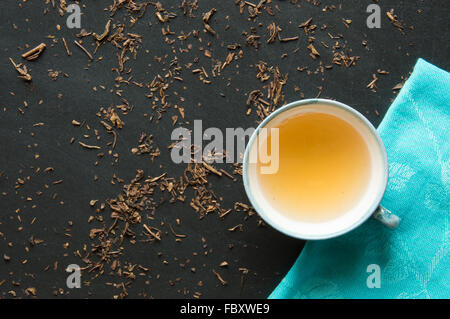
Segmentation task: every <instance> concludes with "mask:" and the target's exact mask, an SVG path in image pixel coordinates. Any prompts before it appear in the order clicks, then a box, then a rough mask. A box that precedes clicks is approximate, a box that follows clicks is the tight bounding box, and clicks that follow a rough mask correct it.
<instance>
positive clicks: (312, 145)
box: [256, 113, 371, 222]
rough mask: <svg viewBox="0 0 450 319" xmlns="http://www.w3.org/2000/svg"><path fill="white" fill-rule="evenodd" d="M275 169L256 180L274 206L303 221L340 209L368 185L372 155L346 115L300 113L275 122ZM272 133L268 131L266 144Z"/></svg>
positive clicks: (326, 217)
mask: <svg viewBox="0 0 450 319" xmlns="http://www.w3.org/2000/svg"><path fill="white" fill-rule="evenodd" d="M278 128H279V143H280V144H279V169H278V171H277V172H276V173H274V174H261V173H260V172H261V167H262V166H264V164H263V163H261V162H260V161H259V158H258V161H257V164H256V165H257V172H258V173H257V174H258V176H257V177H258V178H257V180H258V183H259V185H260V187H261V190H262V192H263V194H265V196H266V198H267V200H268V201H269V202H270V203H271V205H272V206H273V207H274V208H275V209H277V210H278V211H280V212H282V213H284V214H287V215H289V216H290V217H292V218H295V219H299V220H302V221H306V222H321V221H325V220H331V219H334V218H336V217H339V216H341V215H342V214H345V213H346V212H347V211H349V210H350V209H351V208H352V207H354V205H355V204H356V203H357V202H358V200H359V199H360V198H361V196H362V195H363V194H364V192H365V191H366V189H367V186H368V183H369V179H370V174H371V158H370V154H369V150H368V147H367V144H366V142H365V141H364V139H363V138H362V136H361V135H360V134H359V132H358V131H357V130H356V129H355V128H353V127H352V126H351V125H350V124H348V123H347V122H346V121H344V120H342V119H340V118H338V117H336V116H334V115H330V114H326V113H305V114H301V115H297V116H295V117H292V118H290V119H287V120H285V121H283V122H282V123H280V125H279V126H278ZM271 138H272V136H271V135H270V134H269V135H268V137H267V144H266V145H271Z"/></svg>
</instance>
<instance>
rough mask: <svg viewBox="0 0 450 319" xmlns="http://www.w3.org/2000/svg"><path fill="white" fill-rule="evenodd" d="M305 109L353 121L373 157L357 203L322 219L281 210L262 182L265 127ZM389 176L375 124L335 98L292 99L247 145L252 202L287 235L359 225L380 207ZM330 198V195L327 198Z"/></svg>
mask: <svg viewBox="0 0 450 319" xmlns="http://www.w3.org/2000/svg"><path fill="white" fill-rule="evenodd" d="M305 113H325V114H329V115H332V116H335V117H338V118H339V119H341V120H344V121H345V122H347V123H348V124H350V125H351V126H352V127H353V128H354V129H355V130H356V131H357V132H358V133H359V134H360V136H361V137H362V138H363V140H364V141H365V143H366V145H367V148H368V151H369V156H370V159H371V165H370V168H369V169H370V170H371V172H370V178H369V180H368V182H367V183H368V185H367V188H366V190H365V191H364V192H363V194H362V195H361V196H360V198H359V200H356V201H355V203H354V205H353V206H352V207H351V208H350V209H349V210H348V211H346V212H345V213H344V214H341V215H340V216H338V217H336V218H333V219H330V220H324V221H319V222H308V221H302V220H301V217H299V218H295V219H294V218H292V217H291V216H289V215H288V214H286V213H283V212H280V211H279V209H277V208H275V207H274V205H273V203H271V202H270V201H269V200H268V199H267V193H265V192H263V190H262V188H261V186H260V184H259V182H258V172H257V165H256V163H255V159H256V154H257V152H258V144H259V143H258V138H257V137H258V136H259V135H260V134H261V132H263V130H262V129H263V128H264V129H271V128H276V127H278V126H279V125H280V123H282V122H283V121H285V120H287V119H289V118H292V117H295V116H297V115H301V114H305ZM387 179H388V161H387V155H386V150H385V147H384V145H383V142H382V141H381V138H380V136H379V135H378V132H377V131H376V129H375V128H374V127H373V125H372V124H371V123H370V122H369V121H368V120H367V119H366V118H365V117H364V116H363V115H362V114H360V113H359V112H357V111H356V110H354V109H353V108H351V107H349V106H347V105H345V104H342V103H339V102H336V101H332V100H325V99H311V100H302V101H297V102H293V103H290V104H288V105H286V106H284V107H282V108H280V109H278V110H276V111H275V112H273V113H272V114H270V116H268V117H267V118H266V119H265V120H264V121H263V122H262V123H261V124H260V125H259V126H258V128H257V129H256V130H255V132H254V133H253V135H252V136H251V138H250V141H249V143H248V145H247V148H246V151H245V155H244V162H243V180H244V187H245V190H246V193H247V195H248V197H249V199H250V202H251V204H252V205H253V207H254V208H255V209H256V211H257V212H258V214H259V215H260V216H261V217H262V218H263V219H264V221H265V222H267V223H268V224H270V225H271V226H272V227H274V228H275V229H277V230H279V231H280V232H282V233H285V234H286V235H289V236H292V237H295V238H300V239H327V238H332V237H336V236H339V235H342V234H344V233H346V232H349V231H351V230H352V229H354V228H356V227H357V226H359V225H360V224H361V223H363V222H364V221H365V220H367V219H368V218H369V217H370V216H371V214H372V213H373V212H374V211H375V210H376V209H377V207H378V205H379V204H380V201H381V199H382V197H383V195H384V191H385V189H386V185H387ZM324 200H326V199H324Z"/></svg>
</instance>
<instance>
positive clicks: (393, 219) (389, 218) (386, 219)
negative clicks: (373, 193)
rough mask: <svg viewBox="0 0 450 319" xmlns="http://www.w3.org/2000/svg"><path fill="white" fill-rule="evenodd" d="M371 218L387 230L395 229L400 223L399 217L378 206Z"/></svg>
mask: <svg viewBox="0 0 450 319" xmlns="http://www.w3.org/2000/svg"><path fill="white" fill-rule="evenodd" d="M372 217H373V218H375V219H376V220H378V221H380V222H382V223H383V224H384V225H385V226H387V227H389V228H395V227H397V226H398V224H399V223H400V217H398V216H397V215H394V214H392V213H391V211H390V210H389V209H386V208H384V207H383V206H378V208H377V209H376V210H375V212H374V213H373V215H372Z"/></svg>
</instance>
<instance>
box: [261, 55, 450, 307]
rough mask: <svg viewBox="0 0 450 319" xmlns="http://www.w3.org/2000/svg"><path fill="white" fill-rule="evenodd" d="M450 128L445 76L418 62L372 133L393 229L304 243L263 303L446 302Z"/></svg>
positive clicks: (369, 226) (378, 227) (373, 226)
mask: <svg viewBox="0 0 450 319" xmlns="http://www.w3.org/2000/svg"><path fill="white" fill-rule="evenodd" d="M449 127H450V73H448V72H446V71H444V70H441V69H439V68H437V67H435V66H434V65H432V64H430V63H428V62H426V61H424V60H422V59H419V60H418V61H417V64H416V66H415V67H414V72H413V74H412V75H411V77H410V78H409V79H408V81H407V82H406V83H405V85H404V86H403V88H402V90H401V91H400V93H399V95H398V97H397V98H396V99H395V101H394V103H393V104H392V106H391V107H390V108H389V110H388V112H387V114H386V116H385V117H384V119H383V122H382V123H381V125H380V126H379V128H378V131H379V132H380V135H381V137H382V139H383V141H384V144H385V145H386V149H387V153H388V158H389V182H388V187H387V190H386V194H385V196H384V198H383V201H382V205H383V206H385V207H387V208H389V209H390V210H392V212H394V213H395V214H397V215H398V216H400V217H401V219H402V221H401V223H400V225H399V226H398V228H396V229H394V230H391V229H388V228H386V227H385V226H383V225H382V224H381V223H380V222H378V221H376V220H374V219H372V218H371V219H369V220H368V221H367V222H365V223H364V224H363V225H361V226H360V227H358V228H357V229H355V230H354V231H352V232H350V233H348V234H346V235H344V236H341V237H338V238H335V239H330V240H325V241H310V242H308V243H307V244H306V245H305V248H304V249H303V251H302V253H301V254H300V256H299V257H298V259H297V261H296V262H295V264H294V266H293V267H292V269H291V270H290V271H289V273H288V274H287V275H286V277H285V278H284V279H283V280H282V281H281V283H280V284H279V285H278V287H277V288H276V289H275V291H273V293H272V294H271V295H270V297H269V298H276V299H278V298H280V299H281V298H364V299H365V298H450V263H449V261H450V258H449V257H450V256H449V248H450V243H449V234H450V231H449V215H450V209H449V208H450V207H449V203H450V197H449V188H450V185H449V176H450V159H449V158H450V156H449V155H450V143H449V142H450V141H449V136H450V135H449V133H450V132H449ZM374 286H375V287H374ZM377 286H379V288H377ZM369 287H373V288H369Z"/></svg>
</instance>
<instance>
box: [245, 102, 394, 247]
mask: <svg viewBox="0 0 450 319" xmlns="http://www.w3.org/2000/svg"><path fill="white" fill-rule="evenodd" d="M312 104H328V105H332V106H337V107H340V108H341V109H344V110H346V111H348V112H350V113H351V114H353V115H354V116H356V117H357V118H358V119H359V120H360V121H361V122H362V123H363V124H365V126H366V127H367V128H368V129H369V131H370V132H371V133H372V135H373V136H374V137H375V140H376V142H377V145H378V147H379V149H380V152H381V156H382V160H383V166H384V171H383V173H384V176H383V183H382V185H381V186H380V188H379V190H378V195H377V196H376V198H375V199H374V201H373V202H372V203H371V205H370V206H369V208H368V210H367V211H366V212H364V214H361V217H360V218H359V219H358V220H357V221H356V222H354V223H353V224H351V225H350V226H348V227H346V228H344V229H341V230H338V231H335V232H331V233H329V234H325V235H304V234H300V233H297V232H293V231H290V230H286V229H283V228H282V227H280V226H279V225H278V224H276V223H275V222H273V221H272V219H271V217H270V216H269V215H270V214H267V213H266V210H264V209H263V208H262V207H261V206H260V205H259V204H258V202H257V201H256V199H255V198H254V197H253V195H252V191H251V187H250V181H249V175H248V164H249V153H250V149H251V148H252V145H253V143H254V141H255V139H256V137H257V136H258V134H259V131H260V130H261V129H262V128H264V127H265V126H266V125H267V124H268V123H269V122H270V121H272V120H273V119H275V118H276V117H277V116H279V115H280V114H281V113H283V112H286V111H288V110H290V109H292V108H296V107H302V106H306V105H312ZM242 169H243V173H242V177H243V182H244V189H245V192H246V194H247V197H248V198H249V200H250V203H251V204H252V206H253V207H254V208H255V210H256V212H257V213H258V215H259V216H260V217H261V218H262V219H263V220H264V221H265V222H266V223H268V224H269V225H270V226H272V227H273V228H275V229H276V230H278V231H280V232H281V233H283V234H285V235H288V236H290V237H294V238H298V239H304V240H322V239H329V238H334V237H338V236H340V235H343V234H345V233H348V232H350V231H352V230H353V229H355V228H357V227H358V226H360V225H361V224H362V223H363V222H365V221H366V220H367V219H368V218H369V217H370V216H371V215H372V213H373V212H374V211H375V210H376V208H377V207H378V206H379V205H380V202H381V200H382V198H383V196H384V193H385V191H386V187H387V182H388V176H389V164H388V158H387V152H386V148H385V146H384V143H383V141H382V140H381V137H380V135H379V133H378V131H377V130H376V128H375V127H374V126H373V125H372V123H370V122H369V120H368V119H367V118H366V117H365V116H364V115H362V114H361V113H360V112H358V111H357V110H355V109H354V108H352V107H350V106H348V105H346V104H344V103H341V102H338V101H334V100H329V99H319V98H315V99H303V100H298V101H294V102H291V103H289V104H286V105H284V106H282V107H280V108H279V109H277V110H275V111H274V112H272V113H271V114H270V115H269V116H268V117H266V118H265V119H264V120H263V121H262V122H261V123H260V124H259V125H258V127H257V128H256V129H255V131H254V132H253V134H252V135H251V137H250V139H249V142H248V144H247V147H246V149H245V153H244V159H243V164H242Z"/></svg>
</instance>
